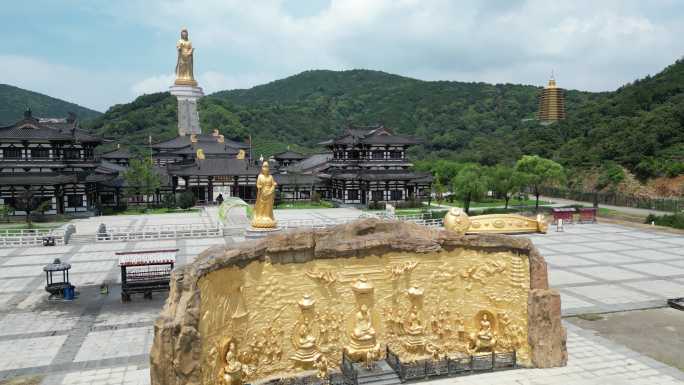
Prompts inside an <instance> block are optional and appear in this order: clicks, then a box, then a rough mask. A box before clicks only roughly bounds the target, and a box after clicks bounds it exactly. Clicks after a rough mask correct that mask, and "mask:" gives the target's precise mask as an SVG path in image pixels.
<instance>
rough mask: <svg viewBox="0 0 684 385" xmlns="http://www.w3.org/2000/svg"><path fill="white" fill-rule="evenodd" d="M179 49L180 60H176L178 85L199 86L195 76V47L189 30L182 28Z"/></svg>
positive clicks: (177, 45)
mask: <svg viewBox="0 0 684 385" xmlns="http://www.w3.org/2000/svg"><path fill="white" fill-rule="evenodd" d="M176 49H177V50H178V61H177V62H176V81H175V84H176V85H180V86H193V87H195V86H197V82H196V81H195V77H194V76H193V56H192V55H193V53H194V52H195V49H194V48H192V42H191V41H190V39H188V30H187V29H186V28H183V29H182V30H181V38H180V40H178V43H177V44H176Z"/></svg>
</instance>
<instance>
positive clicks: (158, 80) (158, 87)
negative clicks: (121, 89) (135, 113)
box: [131, 74, 175, 96]
mask: <svg viewBox="0 0 684 385" xmlns="http://www.w3.org/2000/svg"><path fill="white" fill-rule="evenodd" d="M174 79H175V76H174V74H166V75H155V76H151V77H148V78H145V79H143V80H140V81H138V82H136V83H135V84H133V86H131V92H132V93H133V95H135V96H137V95H141V94H152V93H155V92H163V91H168V90H169V86H171V85H172V84H173V80H174Z"/></svg>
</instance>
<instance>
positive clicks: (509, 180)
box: [488, 164, 524, 208]
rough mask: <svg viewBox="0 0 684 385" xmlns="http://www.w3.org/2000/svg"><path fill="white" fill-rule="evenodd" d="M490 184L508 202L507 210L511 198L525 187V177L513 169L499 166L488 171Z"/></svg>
mask: <svg viewBox="0 0 684 385" xmlns="http://www.w3.org/2000/svg"><path fill="white" fill-rule="evenodd" d="M488 175H489V184H490V186H491V188H492V190H494V191H495V192H496V193H498V194H500V195H501V196H503V198H504V200H505V201H506V206H505V208H508V202H509V201H510V199H511V196H512V195H513V194H514V193H515V192H516V191H519V190H520V188H522V187H523V184H524V180H523V179H524V178H523V175H522V174H521V173H520V172H518V171H516V170H515V169H514V168H513V167H511V166H507V165H503V164H498V165H496V166H494V167H492V168H490V169H489V170H488Z"/></svg>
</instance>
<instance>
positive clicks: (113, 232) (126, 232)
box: [95, 224, 223, 242]
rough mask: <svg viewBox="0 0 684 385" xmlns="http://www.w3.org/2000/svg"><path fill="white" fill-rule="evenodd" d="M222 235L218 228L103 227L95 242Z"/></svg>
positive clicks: (166, 226)
mask: <svg viewBox="0 0 684 385" xmlns="http://www.w3.org/2000/svg"><path fill="white" fill-rule="evenodd" d="M221 236H223V233H222V231H221V229H220V228H219V227H218V226H208V225H198V224H188V225H159V226H143V227H139V228H131V227H119V226H112V227H104V228H101V229H99V230H98V232H97V234H96V235H95V240H96V241H98V242H106V241H139V240H154V239H181V238H211V237H221Z"/></svg>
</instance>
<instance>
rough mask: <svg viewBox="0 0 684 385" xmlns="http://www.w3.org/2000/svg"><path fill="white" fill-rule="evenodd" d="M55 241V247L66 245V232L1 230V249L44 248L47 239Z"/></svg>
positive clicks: (51, 230)
mask: <svg viewBox="0 0 684 385" xmlns="http://www.w3.org/2000/svg"><path fill="white" fill-rule="evenodd" d="M48 237H51V238H52V239H54V242H55V245H63V244H64V232H63V231H61V230H54V229H4V230H0V248H6V247H17V246H43V241H44V240H45V238H48Z"/></svg>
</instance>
